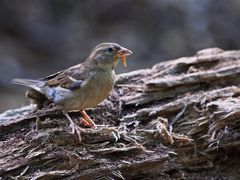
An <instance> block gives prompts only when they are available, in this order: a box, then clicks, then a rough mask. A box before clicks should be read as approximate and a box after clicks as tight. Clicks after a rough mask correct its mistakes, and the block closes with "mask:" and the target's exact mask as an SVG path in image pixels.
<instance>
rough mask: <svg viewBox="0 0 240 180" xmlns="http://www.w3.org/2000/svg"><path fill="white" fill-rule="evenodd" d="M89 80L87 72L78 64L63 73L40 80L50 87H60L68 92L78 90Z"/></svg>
mask: <svg viewBox="0 0 240 180" xmlns="http://www.w3.org/2000/svg"><path fill="white" fill-rule="evenodd" d="M89 78H90V75H89V71H86V69H85V67H84V66H83V65H82V64H78V65H76V66H73V67H71V68H69V69H66V70H64V71H59V72H57V73H55V74H52V75H50V76H47V77H46V78H44V79H42V80H44V81H45V82H46V84H47V85H48V86H50V87H56V86H58V87H62V88H65V89H69V90H75V89H78V88H80V87H81V86H82V85H83V84H84V83H86V82H87V81H88V80H89Z"/></svg>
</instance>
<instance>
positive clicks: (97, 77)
mask: <svg viewBox="0 0 240 180" xmlns="http://www.w3.org/2000/svg"><path fill="white" fill-rule="evenodd" d="M114 84H115V73H114V71H110V72H104V71H103V72H93V74H92V76H91V78H90V79H89V81H88V82H87V83H86V84H85V85H84V86H83V87H81V88H80V89H78V90H76V91H74V94H73V96H72V97H71V100H67V101H65V103H64V107H65V109H68V110H83V109H87V108H92V107H94V106H97V105H98V104H99V103H101V102H102V101H103V100H104V99H106V98H107V97H108V95H109V93H110V92H111V90H112V89H113V87H114Z"/></svg>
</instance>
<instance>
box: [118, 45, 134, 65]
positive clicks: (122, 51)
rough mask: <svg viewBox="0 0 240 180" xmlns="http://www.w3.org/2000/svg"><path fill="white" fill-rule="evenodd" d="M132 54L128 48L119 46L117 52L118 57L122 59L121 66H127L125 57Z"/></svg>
mask: <svg viewBox="0 0 240 180" xmlns="http://www.w3.org/2000/svg"><path fill="white" fill-rule="evenodd" d="M131 54H132V51H130V50H129V49H126V48H121V49H120V50H119V51H118V53H117V56H118V59H119V58H120V59H121V60H122V64H123V66H125V67H127V61H126V57H127V56H130V55H131Z"/></svg>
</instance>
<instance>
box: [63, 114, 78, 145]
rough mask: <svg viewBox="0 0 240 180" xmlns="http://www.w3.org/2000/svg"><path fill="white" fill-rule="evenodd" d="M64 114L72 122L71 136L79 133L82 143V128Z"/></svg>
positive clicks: (70, 125)
mask: <svg viewBox="0 0 240 180" xmlns="http://www.w3.org/2000/svg"><path fill="white" fill-rule="evenodd" d="M63 114H64V115H65V116H66V118H67V119H68V120H69V122H70V124H69V127H70V128H71V129H72V132H71V134H75V133H77V135H78V139H79V142H81V141H82V138H81V128H80V127H79V126H78V125H76V124H75V123H74V122H73V120H72V119H71V118H70V116H69V115H68V114H67V113H63Z"/></svg>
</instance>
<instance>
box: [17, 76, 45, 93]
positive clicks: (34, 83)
mask: <svg viewBox="0 0 240 180" xmlns="http://www.w3.org/2000/svg"><path fill="white" fill-rule="evenodd" d="M12 83H14V84H19V85H22V86H27V87H30V88H32V89H35V90H36V91H38V92H40V93H43V91H42V87H43V86H45V85H46V83H45V82H44V81H39V80H32V79H13V80H12Z"/></svg>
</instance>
